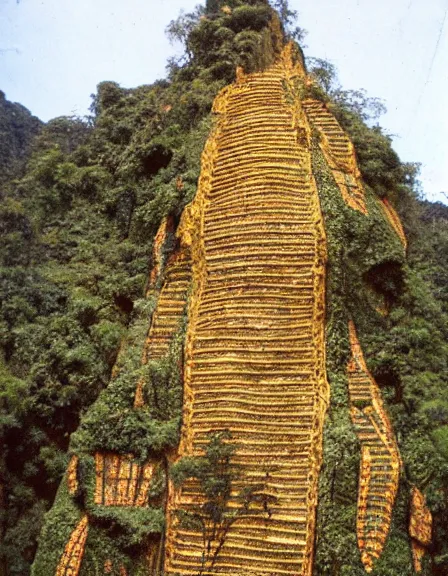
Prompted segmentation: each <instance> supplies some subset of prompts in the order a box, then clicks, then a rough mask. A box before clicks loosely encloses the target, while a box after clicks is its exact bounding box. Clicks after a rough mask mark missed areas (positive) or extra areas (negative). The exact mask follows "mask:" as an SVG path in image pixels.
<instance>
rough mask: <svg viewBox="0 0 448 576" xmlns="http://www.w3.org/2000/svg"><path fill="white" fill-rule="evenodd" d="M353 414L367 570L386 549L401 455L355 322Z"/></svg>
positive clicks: (360, 530) (351, 380) (361, 545)
mask: <svg viewBox="0 0 448 576" xmlns="http://www.w3.org/2000/svg"><path fill="white" fill-rule="evenodd" d="M349 331H350V343H351V346H352V358H351V360H350V363H349V367H348V372H349V392H350V404H351V408H350V413H351V417H352V421H353V425H354V427H355V430H356V433H357V435H358V438H359V440H360V442H361V451H362V452H361V470H360V481H359V494H358V519H357V532H358V546H359V549H360V550H361V559H362V561H363V564H364V566H365V568H366V571H367V572H371V571H372V569H373V566H374V562H375V560H376V559H378V558H379V557H380V555H381V553H382V551H383V548H384V544H385V542H386V538H387V535H388V533H389V528H390V523H391V519H392V511H393V506H394V503H395V497H396V495H397V490H398V480H399V474H400V465H401V460H400V454H399V451H398V447H397V443H396V440H395V436H394V433H393V431H392V426H391V424H390V421H389V418H388V415H387V413H386V411H385V409H384V406H383V403H382V400H381V393H380V390H379V388H378V385H377V384H376V382H375V381H374V379H373V378H372V376H371V374H370V373H369V371H368V369H367V366H366V364H365V361H364V356H363V353H362V350H361V346H360V344H359V341H358V338H357V335H356V329H355V325H354V324H353V322H350V325H349Z"/></svg>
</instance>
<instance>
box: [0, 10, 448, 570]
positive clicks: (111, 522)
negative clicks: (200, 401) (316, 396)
mask: <svg viewBox="0 0 448 576" xmlns="http://www.w3.org/2000/svg"><path fill="white" fill-rule="evenodd" d="M273 5H275V7H276V8H277V9H278V10H279V13H280V20H278V19H277V17H273V12H272V10H271V8H270V7H269V5H268V4H267V2H266V1H265V0H246V1H244V0H228V1H227V2H223V1H221V0H207V2H206V5H205V7H203V8H199V9H197V10H196V11H195V12H194V13H193V14H184V15H182V16H181V17H180V18H179V19H178V20H176V21H173V22H172V23H171V24H170V26H169V28H168V33H169V34H170V36H171V37H172V38H173V39H174V40H179V41H181V42H182V43H183V45H184V47H185V56H184V57H183V58H182V59H180V60H179V61H172V62H170V63H169V70H168V78H167V79H166V80H161V81H158V82H156V83H154V84H153V85H151V86H141V87H139V88H136V89H132V90H126V89H123V88H120V86H118V85H117V84H116V83H114V82H103V83H101V84H100V85H99V86H98V90H97V93H96V94H95V95H94V97H93V102H92V109H91V114H92V115H91V116H90V117H89V118H85V119H80V118H74V117H63V118H56V119H54V120H52V121H50V122H48V123H47V124H46V125H45V126H42V125H41V124H40V123H39V121H37V119H35V118H33V117H32V116H31V115H30V114H29V113H28V112H27V111H26V110H25V109H24V108H23V107H21V106H20V105H17V104H11V103H9V102H7V101H6V100H5V98H4V95H3V93H0V173H1V174H2V178H1V179H0V200H1V206H0V232H1V236H2V244H1V246H0V303H1V305H0V398H1V403H0V434H1V439H2V445H3V451H2V455H1V458H0V506H1V509H2V514H1V516H0V537H1V538H0V539H1V544H0V573H2V574H5V575H8V576H16V575H17V576H18V575H20V576H26V575H27V574H29V573H30V565H31V563H32V562H33V559H34V556H35V551H36V542H37V538H38V536H39V534H40V533H41V528H42V525H43V517H44V514H45V512H46V511H47V510H48V509H49V508H50V507H51V504H52V503H53V501H54V499H55V495H56V491H57V487H58V486H59V484H60V481H61V478H62V477H63V474H64V471H65V469H66V466H67V463H68V459H69V455H70V454H71V453H74V452H76V453H77V454H79V456H80V472H79V480H80V490H79V494H77V495H76V496H74V497H72V496H70V495H69V493H68V491H67V487H66V483H65V482H62V483H61V486H60V488H59V490H58V493H57V496H56V505H55V506H53V507H52V508H51V511H50V512H49V513H48V516H47V521H46V523H45V528H44V530H43V531H42V533H41V536H40V542H41V545H40V550H39V554H38V556H37V558H36V562H35V564H34V568H33V574H34V575H35V576H49V575H51V574H53V573H54V569H55V566H56V565H57V562H58V559H59V558H60V555H61V552H62V550H63V548H64V546H65V543H66V542H67V540H68V536H69V534H70V533H71V531H72V530H73V528H74V527H75V526H76V524H77V522H78V521H79V519H80V517H81V511H80V510H81V509H86V510H88V512H89V516H90V517H91V526H90V528H89V536H88V545H87V552H86V557H85V574H97V573H102V569H103V566H104V561H105V560H106V559H110V560H111V561H112V562H113V563H114V565H116V566H119V565H121V564H122V565H123V566H125V567H126V568H127V569H128V570H131V572H130V574H132V575H134V574H135V575H137V576H138V575H139V574H143V573H144V570H143V565H142V560H141V559H140V558H141V557H142V555H141V552H142V550H143V549H144V547H145V546H146V545H147V543H148V541H150V540H151V539H152V538H159V537H160V534H161V533H162V532H163V529H164V515H163V507H164V506H165V502H164V500H163V493H164V486H165V483H166V468H167V461H166V460H167V459H166V453H167V451H169V450H170V449H171V448H172V447H175V446H176V445H177V442H178V435H179V425H180V421H181V402H182V382H181V375H180V372H179V359H180V355H181V352H182V343H183V338H184V328H185V327H184V326H182V327H181V328H180V330H179V333H178V334H177V335H176V337H175V338H174V340H173V343H172V346H171V349H170V352H169V354H168V355H167V356H166V357H165V358H163V359H162V360H160V361H157V362H154V361H152V362H149V363H148V364H147V365H145V366H142V365H141V352H142V347H143V343H144V340H145V337H146V332H147V329H148V325H149V321H150V317H151V314H152V311H153V309H154V305H155V303H156V298H157V290H155V291H154V293H153V294H152V297H151V298H149V299H145V298H144V294H145V290H146V288H147V286H146V283H147V277H148V271H149V268H150V266H151V262H150V260H151V256H150V255H151V250H152V244H153V238H154V235H155V232H156V230H157V228H158V226H159V223H160V222H161V220H162V218H163V217H164V216H166V215H168V214H172V215H173V217H174V220H175V222H178V219H179V216H180V214H181V212H182V210H183V208H184V206H185V205H186V204H187V203H188V202H189V201H190V200H191V199H192V198H193V197H194V195H195V192H196V185H197V179H198V176H199V172H200V155H201V152H202V149H203V146H204V143H205V140H206V138H207V136H208V134H209V131H210V129H211V126H212V123H213V119H212V117H211V114H210V110H211V105H212V102H213V99H214V97H215V95H216V94H217V92H218V91H219V89H220V88H222V87H223V86H225V85H226V84H227V83H228V82H231V81H232V80H233V79H234V76H235V69H236V66H243V67H244V68H245V69H246V70H247V71H253V70H257V69H262V68H263V67H265V66H267V65H269V64H270V63H271V62H272V61H273V59H274V58H275V56H276V55H277V54H278V53H279V51H280V49H281V46H282V43H283V40H284V38H283V32H285V31H286V33H287V34H288V35H289V37H293V38H300V37H301V36H303V31H302V30H300V29H295V28H294V26H295V23H294V16H295V15H294V13H293V12H292V11H291V10H290V9H289V7H288V3H287V2H285V1H284V0H277V1H276V2H273ZM223 8H224V9H223ZM282 27H283V31H282ZM309 69H310V71H311V72H312V73H313V74H314V75H315V77H316V78H317V80H318V86H314V87H310V88H308V90H309V93H310V95H312V96H313V97H316V98H319V99H323V100H324V101H326V102H328V103H329V104H330V105H331V107H332V109H333V111H334V113H335V114H336V116H337V118H338V120H339V121H340V123H341V124H342V126H343V127H344V128H345V129H346V130H347V132H348V133H349V135H350V137H351V139H352V140H353V142H354V144H355V147H356V150H357V154H358V160H359V165H360V169H361V171H362V175H363V178H364V181H365V182H366V184H367V186H366V196H367V204H368V209H369V218H365V217H364V216H363V215H361V214H359V213H356V212H354V211H353V210H351V209H350V208H348V207H347V206H346V205H345V204H344V202H343V200H342V198H341V197H340V193H339V190H338V188H337V186H336V184H335V182H334V180H333V177H332V175H331V172H330V171H329V169H328V167H327V165H326V163H325V160H324V158H323V156H322V154H321V153H320V151H319V148H318V146H317V141H315V142H314V152H313V166H314V173H315V177H316V181H317V185H318V189H319V193H320V197H321V203H322V210H323V213H324V217H325V223H326V229H327V236H328V249H329V268H328V286H327V311H328V312H327V314H328V315H327V346H328V347H327V369H328V377H329V381H330V387H331V407H330V411H329V415H328V419H327V423H326V426H325V433H324V465H323V469H322V475H321V480H320V498H319V510H318V534H317V550H316V562H315V574H316V576H317V575H318V576H330V575H331V576H361V575H362V574H364V570H363V567H362V565H361V563H360V559H359V552H358V548H357V542H356V494H357V482H358V468H359V445H358V440H357V438H356V435H355V434H354V430H353V426H352V424H351V421H350V417H349V413H348V392H347V377H346V369H345V367H346V363H347V359H348V355H349V342H348V331H347V321H348V319H349V318H353V319H354V320H355V322H356V326H357V328H358V332H359V336H360V340H361V344H362V346H363V350H364V353H365V357H366V360H367V363H368V365H369V368H370V370H371V371H372V373H373V375H374V377H375V378H376V380H377V382H378V383H379V385H380V386H381V387H382V393H383V396H384V397H385V400H386V403H387V407H388V411H389V414H390V416H391V419H392V421H393V426H394V429H395V432H396V435H397V440H398V443H399V447H400V451H401V454H402V457H403V462H404V471H403V474H402V482H401V486H400V492H399V496H398V500H397V505H396V508H395V513H394V518H393V526H392V530H391V534H390V537H389V539H388V542H387V546H386V550H385V553H384V556H383V557H382V559H381V561H380V562H379V563H378V566H377V568H376V569H375V571H374V575H377V576H404V575H406V574H409V575H411V574H413V571H412V567H411V556H410V547H409V537H408V535H407V522H408V512H409V510H408V494H409V487H410V486H411V484H416V485H417V486H418V487H419V488H420V489H422V490H423V491H424V492H425V494H426V496H427V498H428V504H429V506H430V508H431V510H432V512H433V514H434V539H433V544H432V547H431V549H430V555H429V556H428V557H427V559H426V560H425V564H424V570H423V576H425V575H427V576H429V575H433V576H443V575H445V574H447V571H448V401H447V398H448V377H447V374H448V370H447V362H448V345H447V336H448V333H447V332H448V328H447V326H448V322H447V320H448V291H447V290H448V276H447V274H448V273H447V269H446V262H445V254H446V253H447V249H448V209H447V208H446V207H445V206H443V205H441V204H431V203H428V202H424V201H423V200H422V198H421V195H420V191H419V185H418V179H417V177H418V167H417V166H416V165H412V164H403V163H402V162H400V160H399V158H398V156H397V155H396V153H395V152H394V151H393V149H392V147H391V139H390V138H389V137H388V136H387V135H386V134H385V133H384V131H383V130H382V129H381V128H380V127H379V126H378V125H376V124H374V123H375V122H376V120H377V118H378V115H379V113H380V112H381V109H382V108H381V103H380V102H378V101H377V100H376V99H369V98H367V97H366V96H365V94H364V93H363V92H362V91H344V90H342V89H341V88H340V87H339V86H337V82H336V80H335V74H334V69H333V68H332V66H331V65H329V64H328V63H326V62H323V61H318V60H310V61H309ZM315 138H316V136H315ZM6 143H8V144H7V145H6ZM25 162H26V169H25ZM379 197H381V198H382V197H387V198H388V199H389V200H390V201H391V203H392V204H393V205H394V206H395V207H396V208H397V210H398V212H399V214H400V216H401V218H402V221H403V223H404V227H405V231H406V234H407V238H408V241H409V248H408V253H407V258H405V255H404V252H403V249H402V246H401V244H400V242H399V240H398V238H397V237H396V236H395V234H394V232H393V231H392V229H391V227H390V225H389V223H388V222H387V221H386V220H385V217H384V214H383V212H382V210H381V208H380V206H379V204H378V201H377V199H378V198H379ZM173 248H174V240H173V238H170V239H169V241H168V242H167V244H166V246H165V251H166V255H168V254H169V253H170V251H171V250H172V249H173ZM159 287H160V285H159ZM379 306H380V307H385V308H386V309H387V310H388V315H387V316H382V315H380V314H379V313H378V312H377V308H378V307H379ZM125 336H126V344H125V346H123V348H122V351H121V353H120V354H118V352H119V347H120V343H121V342H123V339H124V337H125ZM114 365H116V370H114V375H115V376H114V377H113V378H111V374H112V367H113V366H114ZM141 378H143V379H144V381H145V382H146V387H145V390H144V395H145V399H146V407H145V408H142V409H140V410H138V411H135V410H133V409H132V404H133V399H134V392H135V386H136V383H137V382H138V381H139V380H140V379H141ZM109 382H110V385H109V386H108V387H107V388H106V386H107V385H108V384H109ZM80 423H81V424H80ZM75 431H76V433H74V432H75ZM73 433H74V434H73ZM71 435H72V439H71V441H70V436H71ZM224 440H225V437H224V436H223V435H217V436H215V437H212V438H211V442H210V445H209V447H208V450H207V453H206V455H205V456H204V458H202V459H194V460H186V461H181V462H180V463H179V464H178V465H177V467H175V468H174V469H173V471H172V473H173V477H174V478H175V479H176V481H177V482H179V483H182V482H183V481H185V480H186V479H187V478H196V481H198V482H199V484H200V486H201V489H202V490H203V491H204V494H205V495H206V504H205V505H204V507H202V509H201V510H196V511H193V517H192V516H191V513H189V512H188V511H184V513H183V520H182V521H183V522H187V523H188V522H199V523H201V526H205V527H206V529H205V532H204V534H205V536H204V538H205V542H206V546H205V550H204V565H205V564H206V563H209V564H210V562H213V557H214V555H215V554H216V553H218V554H219V551H218V552H216V550H217V548H216V547H214V548H212V546H211V544H210V546H209V545H208V544H207V542H211V541H212V540H213V541H214V542H218V546H219V541H220V538H221V537H222V536H223V535H224V537H225V531H226V527H227V526H229V522H231V521H232V518H233V517H232V516H229V514H228V509H227V504H228V500H229V494H230V487H231V484H232V482H233V480H234V478H233V472H232V470H231V467H230V468H229V466H230V463H231V455H232V450H233V449H234V448H233V447H232V445H231V444H229V443H226V442H224ZM99 449H101V450H104V451H114V452H119V453H130V452H132V453H133V454H134V455H135V456H136V458H138V459H139V460H140V461H144V460H145V459H146V458H147V457H148V455H151V457H154V458H158V459H159V461H160V470H159V476H158V481H157V482H156V484H155V487H154V490H153V492H152V493H151V494H150V497H151V502H152V503H153V505H152V506H151V507H150V508H148V509H132V510H125V511H124V510H123V509H119V508H118V507H108V508H106V507H102V506H95V504H94V503H93V502H92V489H93V483H94V461H93V454H94V452H95V451H96V450H99ZM248 490H249V489H248ZM250 490H252V489H250ZM250 490H249V492H247V493H244V494H242V496H241V510H242V511H243V512H244V510H245V507H246V506H249V505H250V506H252V505H254V504H255V503H258V504H260V503H261V507H262V508H263V506H264V505H266V506H267V505H268V504H269V503H268V502H265V501H262V500H260V498H262V490H261V491H260V490H259V491H258V492H257V490H255V491H252V492H251V491H250ZM180 515H181V516H182V512H180ZM210 531H211V532H210ZM83 572H84V569H83Z"/></svg>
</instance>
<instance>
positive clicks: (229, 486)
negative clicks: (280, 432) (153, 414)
mask: <svg viewBox="0 0 448 576" xmlns="http://www.w3.org/2000/svg"><path fill="white" fill-rule="evenodd" d="M230 440H231V434H230V432H229V431H228V430H224V431H220V432H213V433H211V434H210V440H209V442H208V444H207V446H206V448H205V454H204V456H199V457H184V458H182V459H181V460H179V462H177V463H176V464H175V465H174V466H173V468H172V469H171V476H172V478H173V481H174V484H175V486H176V487H180V486H182V485H183V484H184V483H185V482H186V481H187V480H190V481H191V480H196V481H197V482H198V484H199V489H200V492H201V494H202V495H203V500H202V503H201V504H194V505H192V506H191V507H189V508H188V510H178V511H177V517H178V519H179V522H180V524H181V526H182V527H183V528H185V529H189V530H194V531H197V532H200V533H201V534H202V539H203V550H202V556H201V564H200V566H199V568H198V576H201V575H202V574H203V573H204V572H205V571H210V570H212V569H213V567H214V566H215V564H216V561H217V559H218V556H219V553H220V552H221V550H222V548H223V546H224V544H225V541H226V538H227V535H228V533H229V530H230V528H231V527H232V525H233V524H234V523H235V522H237V521H238V520H241V519H243V518H245V517H247V516H254V515H260V516H266V518H267V519H269V518H270V516H271V514H272V512H271V510H270V507H269V506H270V505H271V504H274V503H275V502H276V498H275V497H274V496H272V495H269V494H267V493H266V481H267V479H268V477H269V473H268V472H266V480H265V481H264V482H263V483H257V484H251V485H247V486H244V487H243V488H242V489H240V490H239V491H238V492H236V490H235V484H236V483H238V484H239V485H241V470H239V469H238V467H237V466H235V465H234V464H231V459H232V456H233V454H234V452H235V450H236V446H235V444H232V443H231V442H229V441H230ZM235 492H236V493H235ZM231 501H232V505H231Z"/></svg>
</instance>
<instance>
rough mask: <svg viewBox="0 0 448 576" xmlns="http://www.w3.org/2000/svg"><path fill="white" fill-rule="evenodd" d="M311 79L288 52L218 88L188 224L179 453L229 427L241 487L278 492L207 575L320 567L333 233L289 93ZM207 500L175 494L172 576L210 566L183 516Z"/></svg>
mask: <svg viewBox="0 0 448 576" xmlns="http://www.w3.org/2000/svg"><path fill="white" fill-rule="evenodd" d="M302 75H303V70H302V68H301V66H300V65H297V66H295V65H293V63H292V60H291V55H290V52H289V49H288V48H287V49H285V52H284V54H283V58H282V59H281V60H280V61H279V62H278V63H277V64H276V65H274V66H273V67H271V68H270V69H268V70H267V71H265V72H263V73H257V74H252V75H247V76H245V75H243V74H242V73H240V74H239V78H238V81H237V83H236V84H234V85H232V86H231V87H229V88H227V89H225V90H224V91H223V92H222V93H221V94H220V95H219V96H218V98H217V100H216V101H215V111H216V112H218V115H219V119H218V121H217V126H216V129H215V131H214V133H213V134H212V136H211V138H210V139H209V142H208V144H207V146H206V149H205V151H204V155H203V164H202V173H201V180H200V188H199V192H198V195H197V197H196V199H195V201H194V202H193V204H192V205H191V206H190V207H189V209H188V210H187V212H186V215H185V221H184V223H183V224H182V225H181V228H182V230H183V237H184V241H185V242H187V243H191V244H192V252H193V278H194V279H193V284H194V291H193V294H192V296H191V304H190V310H189V329H188V334H187V343H186V359H185V360H186V367H185V401H184V428H183V437H182V441H181V447H180V455H181V456H185V455H200V454H201V453H202V450H203V448H204V445H205V443H206V441H207V435H208V433H209V432H210V431H215V430H222V429H228V430H230V432H231V434H232V437H233V441H234V442H235V443H236V445H237V450H236V456H235V458H234V461H233V463H234V464H235V465H238V466H239V467H240V469H241V470H243V479H242V481H241V484H240V485H238V486H235V490H236V491H237V489H239V488H241V487H242V486H243V485H246V486H247V485H251V484H253V483H257V482H260V481H261V482H263V486H264V488H263V491H264V493H265V494H267V495H270V496H272V497H275V504H274V505H273V506H271V509H270V511H269V514H264V515H263V514H261V515H260V514H255V513H254V514H250V513H249V514H245V515H244V516H243V517H242V518H241V519H239V520H238V521H237V522H235V523H234V524H233V525H232V528H231V530H230V531H229V533H228V535H227V537H226V541H225V543H224V545H223V547H222V549H221V550H220V552H219V555H217V557H216V562H215V563H214V565H213V566H212V561H211V560H210V561H209V563H208V565H205V566H203V569H204V570H205V573H207V571H210V570H211V569H212V568H213V571H214V572H220V573H221V572H224V573H233V574H274V573H275V574H304V575H305V574H310V573H311V569H312V553H313V540H314V516H315V506H316V500H317V477H318V471H319V466H320V459H321V443H322V438H321V432H322V421H323V416H324V412H325V407H326V403H327V383H326V379H325V371H324V335H323V329H324V326H323V322H324V262H325V238H324V232H323V226H322V220H321V215H320V210H319V202H318V197H317V191H316V187H315V184H314V181H313V178H312V173H311V163H310V151H309V128H308V124H307V120H306V117H305V115H304V114H303V111H302V110H301V108H300V104H299V100H298V99H297V98H290V97H289V96H290V91H291V90H293V82H292V80H293V78H294V77H298V76H302ZM290 102H294V104H293V105H291V104H290ZM200 502H201V494H200V493H199V492H198V490H197V486H196V485H195V484H194V483H193V482H191V483H190V484H187V485H186V486H185V487H184V488H183V489H182V491H181V492H180V493H177V494H175V495H174V497H172V498H171V510H172V514H173V516H172V517H171V518H169V529H168V534H167V562H166V570H167V573H168V574H175V573H181V574H195V573H197V571H198V567H201V557H202V552H203V546H204V545H203V538H202V534H201V533H200V532H195V531H193V530H186V529H184V528H182V526H180V525H179V524H178V523H177V521H176V519H175V518H174V512H173V510H174V509H179V508H181V509H188V508H189V507H190V508H191V506H192V505H194V503H200ZM232 506H233V508H234V509H235V510H236V509H237V508H238V506H239V504H238V503H237V502H236V501H233V502H232ZM211 546H212V547H213V546H217V542H211Z"/></svg>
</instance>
